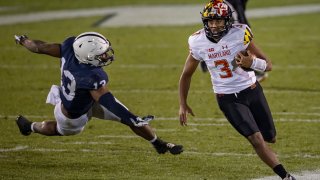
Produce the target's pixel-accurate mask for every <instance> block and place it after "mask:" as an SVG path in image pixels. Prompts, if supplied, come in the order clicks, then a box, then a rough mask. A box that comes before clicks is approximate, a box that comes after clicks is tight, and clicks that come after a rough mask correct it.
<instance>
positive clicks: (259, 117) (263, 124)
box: [246, 83, 294, 179]
mask: <svg viewBox="0 0 320 180" xmlns="http://www.w3.org/2000/svg"><path fill="white" fill-rule="evenodd" d="M246 96H247V99H248V100H249V102H250V103H249V104H250V105H249V107H250V110H251V113H252V115H253V117H254V119H255V122H256V124H257V126H258V128H259V130H260V132H256V133H254V134H252V135H250V136H248V137H247V139H248V140H249V142H250V143H251V144H252V146H253V148H254V149H255V151H256V153H257V154H258V156H259V157H260V159H261V160H262V161H263V162H264V163H266V164H267V165H268V166H269V167H271V168H272V169H273V171H274V172H275V173H276V174H278V175H279V176H280V177H281V178H283V179H284V178H286V177H291V179H294V177H292V176H291V175H290V174H288V172H287V171H286V170H285V168H284V167H283V166H282V165H281V164H280V161H279V159H278V158H277V156H276V154H275V153H274V152H273V150H272V149H271V148H270V147H269V146H268V145H267V143H266V142H270V143H275V141H276V129H275V126H274V123H273V118H272V115H271V111H270V108H269V106H268V103H267V100H266V98H265V96H264V94H263V91H262V87H261V86H260V84H259V83H256V86H255V88H253V89H251V90H250V91H249V92H248V94H246ZM288 179H289V178H288Z"/></svg>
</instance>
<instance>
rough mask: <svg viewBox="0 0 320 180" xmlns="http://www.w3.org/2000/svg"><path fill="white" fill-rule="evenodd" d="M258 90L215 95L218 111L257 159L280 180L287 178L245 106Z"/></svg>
mask: <svg viewBox="0 0 320 180" xmlns="http://www.w3.org/2000/svg"><path fill="white" fill-rule="evenodd" d="M258 90H259V89H257V88H254V89H252V90H246V91H245V92H244V91H243V92H241V93H240V94H238V95H237V96H235V95H217V101H218V104H219V107H220V109H221V110H222V112H223V113H224V115H225V116H226V118H227V119H228V121H229V122H230V123H231V125H232V126H233V127H234V128H235V129H236V130H237V131H238V132H239V133H240V134H242V135H243V136H244V137H246V138H247V139H248V140H249V142H250V143H251V144H252V146H253V148H254V149H255V151H256V153H257V155H258V156H259V158H260V159H261V160H262V161H263V162H264V163H266V164H267V165H268V166H269V167H271V168H272V169H273V170H274V172H275V173H276V174H278V175H279V176H280V177H281V178H285V177H286V176H287V174H288V173H287V172H286V170H285V169H284V167H283V166H282V165H281V164H280V162H279V160H278V158H277V156H276V155H275V153H274V152H273V151H272V150H271V149H270V148H269V147H268V145H267V144H266V142H265V141H264V138H263V137H262V134H261V132H260V130H259V128H258V125H257V124H256V121H255V120H254V117H253V115H252V113H251V110H250V109H249V104H247V102H248V101H247V99H248V97H252V98H256V91H258Z"/></svg>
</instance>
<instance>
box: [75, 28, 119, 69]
mask: <svg viewBox="0 0 320 180" xmlns="http://www.w3.org/2000/svg"><path fill="white" fill-rule="evenodd" d="M73 50H74V54H75V56H76V58H77V59H78V61H79V62H80V63H84V64H91V65H93V66H107V65H109V64H111V63H112V61H113V60H114V51H113V49H112V47H111V43H110V42H109V41H108V40H107V39H106V38H105V37H104V36H103V35H102V34H99V33H96V32H85V33H82V34H80V35H79V36H77V37H76V38H75V40H74V43H73Z"/></svg>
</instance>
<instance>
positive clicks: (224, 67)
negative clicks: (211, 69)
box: [214, 59, 232, 78]
mask: <svg viewBox="0 0 320 180" xmlns="http://www.w3.org/2000/svg"><path fill="white" fill-rule="evenodd" d="M214 65H215V67H216V68H218V66H221V68H220V71H221V73H219V75H220V78H230V77H232V71H231V69H230V66H229V63H228V61H227V60H226V59H222V60H217V61H215V62H214Z"/></svg>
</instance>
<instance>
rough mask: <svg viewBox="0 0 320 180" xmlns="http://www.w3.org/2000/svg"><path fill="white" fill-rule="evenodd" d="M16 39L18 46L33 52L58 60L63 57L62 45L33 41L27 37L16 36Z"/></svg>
mask: <svg viewBox="0 0 320 180" xmlns="http://www.w3.org/2000/svg"><path fill="white" fill-rule="evenodd" d="M14 38H15V41H16V43H17V44H21V45H22V46H24V47H25V48H27V49H28V50H29V51H31V52H34V53H38V54H46V55H49V56H52V57H57V58H60V57H61V53H60V44H57V43H47V42H44V41H41V40H31V39H29V38H28V37H27V36H26V35H15V36H14Z"/></svg>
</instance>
